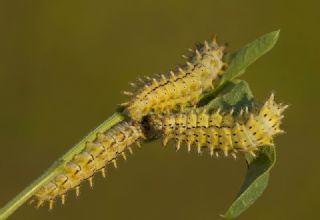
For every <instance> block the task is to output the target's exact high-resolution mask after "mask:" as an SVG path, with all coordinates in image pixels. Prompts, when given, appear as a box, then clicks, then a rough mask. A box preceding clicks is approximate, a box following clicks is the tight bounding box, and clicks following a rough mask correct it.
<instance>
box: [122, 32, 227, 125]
mask: <svg viewBox="0 0 320 220" xmlns="http://www.w3.org/2000/svg"><path fill="white" fill-rule="evenodd" d="M224 49H225V47H224V46H219V45H218V44H217V42H216V39H215V38H214V39H213V40H212V41H211V42H210V43H208V42H207V41H205V42H204V44H203V45H199V46H198V48H197V49H195V50H194V51H193V54H192V55H191V57H190V58H189V61H188V62H187V63H186V65H185V66H183V67H181V68H177V70H176V71H171V72H170V74H168V75H163V74H162V75H160V76H158V77H156V78H152V79H151V78H150V77H146V82H144V81H142V80H141V81H142V85H138V86H137V85H135V84H133V83H131V84H132V85H133V86H135V87H137V89H136V91H134V92H124V94H126V95H130V96H132V98H131V100H129V101H128V102H126V103H123V104H122V106H125V107H126V112H127V114H128V116H129V117H130V118H132V119H133V120H136V121H141V119H142V117H143V116H145V115H147V114H149V113H150V112H153V113H156V114H157V113H161V112H162V111H164V110H171V109H173V108H175V107H180V108H183V107H184V106H186V105H188V104H189V105H195V104H196V103H197V102H198V101H199V98H200V96H201V94H202V93H203V92H204V91H206V90H208V89H210V88H213V87H214V85H216V81H217V80H219V78H220V75H221V74H222V73H223V68H224V67H225V65H226V64H225V63H224V62H223V61H222V58H223V55H224Z"/></svg>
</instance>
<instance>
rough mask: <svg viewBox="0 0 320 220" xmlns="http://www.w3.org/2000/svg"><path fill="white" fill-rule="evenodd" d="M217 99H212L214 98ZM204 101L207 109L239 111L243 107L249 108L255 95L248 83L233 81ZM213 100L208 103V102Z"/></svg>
mask: <svg viewBox="0 0 320 220" xmlns="http://www.w3.org/2000/svg"><path fill="white" fill-rule="evenodd" d="M211 96H213V97H216V98H214V99H212V97H211ZM211 96H210V95H209V96H207V97H205V98H204V99H203V100H202V103H205V104H206V108H208V109H209V110H212V109H218V108H220V109H223V110H228V109H231V108H233V109H235V110H236V111H237V110H239V109H240V108H241V107H243V106H248V105H250V104H251V103H252V100H253V94H252V92H251V90H250V87H249V85H248V83H247V82H246V81H243V80H233V81H229V82H227V83H226V85H225V86H224V87H223V89H221V90H220V91H219V93H218V94H214V93H213V94H211ZM210 99H212V100H211V101H209V102H208V100H210Z"/></svg>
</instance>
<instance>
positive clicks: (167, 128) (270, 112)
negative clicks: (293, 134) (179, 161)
mask: <svg viewBox="0 0 320 220" xmlns="http://www.w3.org/2000/svg"><path fill="white" fill-rule="evenodd" d="M287 107H288V106H287V105H282V104H277V103H275V102H274V96H273V94H272V95H271V96H270V98H269V99H268V100H267V101H266V102H265V103H264V105H262V106H261V107H260V108H258V109H253V110H252V111H251V112H249V110H248V108H247V107H246V108H245V110H241V111H240V113H239V114H238V115H234V114H233V111H232V110H231V111H230V112H229V113H226V114H221V113H220V111H219V110H218V111H215V112H213V113H208V112H207V111H206V110H203V111H201V112H195V111H194V110H191V111H187V112H183V113H176V114H173V113H170V112H169V113H164V114H158V115H150V116H149V123H150V126H151V127H152V128H153V129H154V131H155V132H156V133H159V132H160V133H161V134H162V137H163V144H164V145H166V144H167V143H168V141H169V140H170V139H175V141H176V148H177V150H178V149H180V146H181V144H182V143H183V142H185V143H186V144H187V147H188V150H189V151H190V150H191V146H192V145H194V144H195V145H196V147H197V150H198V153H201V149H202V148H203V147H208V148H209V151H210V155H211V156H212V155H214V154H216V156H218V155H219V152H221V151H222V152H223V153H224V155H225V156H228V154H229V153H230V154H231V155H232V156H233V157H236V153H237V152H238V151H240V152H246V153H250V154H252V155H253V156H255V151H257V150H258V148H259V147H260V146H263V145H273V136H275V135H277V134H281V133H282V132H283V131H282V130H281V129H280V124H281V120H282V118H283V115H282V113H283V111H284V110H285V109H286V108H287Z"/></svg>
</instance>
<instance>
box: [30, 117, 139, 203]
mask: <svg viewBox="0 0 320 220" xmlns="http://www.w3.org/2000/svg"><path fill="white" fill-rule="evenodd" d="M139 139H144V135H143V132H142V128H141V126H140V124H137V123H135V122H120V123H118V124H116V125H115V126H113V127H112V128H111V129H109V130H107V131H105V132H103V133H97V134H96V139H95V140H94V141H92V142H87V143H86V147H85V149H84V150H83V151H82V152H80V153H79V154H76V155H75V156H74V158H73V159H72V160H71V161H69V162H67V163H66V164H65V165H64V168H63V171H62V172H61V173H60V174H58V175H57V176H55V177H54V178H53V179H52V180H51V181H49V182H48V183H47V184H46V185H44V186H43V187H42V188H40V190H39V191H38V192H37V193H36V194H35V199H34V200H37V204H36V206H37V207H40V206H42V205H43V204H44V203H45V202H46V201H48V202H49V209H52V208H53V203H54V200H55V199H56V198H57V197H60V198H61V203H62V204H64V203H65V197H66V193H67V191H69V190H70V189H74V188H75V191H76V196H79V192H80V191H79V190H80V186H79V185H80V183H81V182H82V181H84V180H88V181H89V184H90V186H91V187H92V186H93V175H94V173H96V172H98V171H100V172H101V173H102V176H103V177H105V167H106V166H107V164H108V163H110V162H112V163H113V164H114V166H115V167H117V164H116V157H117V156H118V155H120V154H121V155H122V156H123V158H124V159H126V155H125V150H127V149H128V150H129V151H130V153H132V149H131V147H130V145H132V144H133V143H136V144H137V145H138V146H140V143H139ZM34 200H32V202H33V201H34Z"/></svg>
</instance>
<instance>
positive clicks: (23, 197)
mask: <svg viewBox="0 0 320 220" xmlns="http://www.w3.org/2000/svg"><path fill="white" fill-rule="evenodd" d="M123 120H124V116H123V115H122V114H120V113H118V112H116V113H114V114H113V115H112V116H111V117H110V118H108V119H107V120H106V121H104V122H103V123H102V124H101V125H99V126H98V127H97V128H96V129H94V130H93V131H91V132H90V133H89V134H88V135H87V136H86V137H84V138H83V139H82V140H81V141H80V142H79V143H77V144H76V145H75V146H74V147H72V148H71V149H70V150H69V151H67V152H66V153H65V154H64V155H63V156H62V157H61V158H59V159H58V160H56V161H55V162H54V163H53V164H52V166H51V167H50V168H49V169H48V170H47V171H46V172H45V173H44V174H43V175H42V176H40V177H39V178H38V179H36V180H35V181H34V182H32V183H31V184H30V185H29V186H28V187H27V188H25V189H24V190H23V191H22V192H20V193H19V194H18V195H17V196H16V197H14V198H13V199H12V200H11V201H9V202H8V203H7V204H6V205H5V206H4V207H2V208H1V209H0V220H4V219H7V218H8V217H9V216H10V215H11V214H13V213H14V212H15V211H16V210H17V209H18V208H19V207H20V206H21V205H23V204H24V203H25V202H26V201H27V200H28V199H30V198H31V197H32V196H33V195H34V193H35V192H37V191H38V190H39V188H40V187H42V186H43V185H44V184H45V183H46V182H48V181H49V180H51V179H52V178H53V177H54V176H55V175H57V174H58V173H59V172H61V170H62V169H63V167H64V165H65V163H66V162H67V161H70V160H71V159H72V158H73V157H74V155H76V154H78V153H80V152H81V151H82V150H83V149H84V148H85V144H86V142H87V141H93V140H94V139H95V138H96V134H97V132H104V131H106V130H108V129H109V128H111V127H112V126H113V125H115V124H117V123H118V122H120V121H123Z"/></svg>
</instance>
